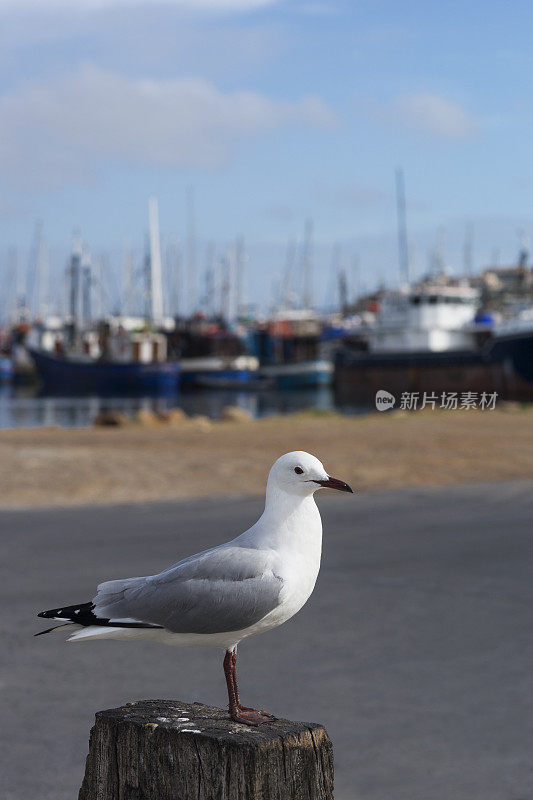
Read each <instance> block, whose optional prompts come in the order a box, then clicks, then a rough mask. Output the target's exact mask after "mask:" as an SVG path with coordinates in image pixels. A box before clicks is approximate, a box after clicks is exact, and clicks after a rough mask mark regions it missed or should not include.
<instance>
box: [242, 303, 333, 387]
mask: <svg viewBox="0 0 533 800" xmlns="http://www.w3.org/2000/svg"><path fill="white" fill-rule="evenodd" d="M321 330H322V326H321V323H320V321H319V320H318V319H317V318H316V317H315V315H314V314H313V313H312V312H310V311H306V310H284V311H283V312H281V313H280V314H279V315H277V316H276V317H275V318H274V319H273V320H269V321H268V322H266V323H264V324H259V325H257V326H256V328H255V330H254V331H253V332H252V334H251V338H252V342H253V344H252V348H253V352H254V353H255V354H256V355H257V357H258V358H259V363H260V367H259V375H260V377H261V378H264V379H265V380H269V381H272V382H273V383H274V385H275V387H276V388H277V389H313V388H317V387H320V386H329V385H330V384H331V382H332V379H333V362H332V360H331V359H329V358H324V357H322V354H321Z"/></svg>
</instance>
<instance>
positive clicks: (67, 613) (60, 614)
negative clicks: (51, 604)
mask: <svg viewBox="0 0 533 800" xmlns="http://www.w3.org/2000/svg"><path fill="white" fill-rule="evenodd" d="M93 608H94V606H93V604H92V603H91V602H90V601H89V602H88V603H78V604H77V605H72V606H61V607H60V608H50V609H48V611H39V613H38V614H37V616H38V617H41V618H43V619H72V620H74V619H75V618H76V616H78V615H79V614H86V613H89V612H91V611H92V609H93Z"/></svg>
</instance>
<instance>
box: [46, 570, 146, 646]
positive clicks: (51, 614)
mask: <svg viewBox="0 0 533 800" xmlns="http://www.w3.org/2000/svg"><path fill="white" fill-rule="evenodd" d="M117 582H118V581H117ZM94 609H95V606H94V603H91V602H89V603H78V604H77V605H73V606H61V608H51V609H49V610H48V611H41V612H40V613H39V614H37V616H38V617H43V618H44V619H55V620H57V621H58V622H62V623H63V624H62V625H54V627H53V628H48V629H47V630H45V631H40V632H39V633H36V634H35V636H42V635H43V634H44V633H50V631H53V630H56V628H62V627H65V626H67V625H76V626H81V627H82V628H88V627H91V626H95V625H96V626H99V627H113V628H117V627H118V628H160V627H161V625H154V624H151V623H148V622H140V621H138V620H134V619H115V620H113V619H109V618H108V617H99V616H97V614H95V613H94Z"/></svg>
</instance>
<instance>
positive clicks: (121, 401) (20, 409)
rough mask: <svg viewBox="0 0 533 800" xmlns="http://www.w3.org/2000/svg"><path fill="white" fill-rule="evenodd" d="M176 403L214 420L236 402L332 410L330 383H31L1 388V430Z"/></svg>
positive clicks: (262, 409) (262, 408)
mask: <svg viewBox="0 0 533 800" xmlns="http://www.w3.org/2000/svg"><path fill="white" fill-rule="evenodd" d="M176 406H179V407H180V408H182V409H183V410H184V411H185V413H186V414H188V415H190V416H193V415H196V414H202V415H205V416H208V417H210V418H211V419H217V418H219V417H220V414H221V411H222V409H223V408H224V407H225V406H239V407H240V408H244V409H246V410H247V411H249V412H250V413H251V414H252V416H254V417H256V418H258V417H264V416H268V415H272V414H285V413H291V412H295V411H303V410H306V409H318V410H319V411H331V410H335V409H336V405H335V399H334V396H333V390H332V389H331V388H330V387H328V386H321V387H318V388H315V389H309V390H307V389H303V390H302V389H300V390H294V391H289V390H284V391H277V390H264V391H260V392H250V391H246V390H245V391H238V390H222V389H212V390H209V391H198V392H182V393H179V394H178V393H172V394H165V395H159V396H154V397H138V396H134V397H132V396H123V397H98V396H89V397H86V396H83V397H80V396H78V397H62V396H56V395H47V394H43V393H42V392H38V391H37V390H35V389H33V388H30V387H20V386H18V387H17V386H12V385H9V384H7V385H4V386H0V428H19V427H42V426H46V427H48V426H60V427H76V428H83V427H87V426H89V425H92V423H93V420H94V418H95V416H96V415H97V414H98V413H99V412H100V411H103V410H107V409H113V410H118V411H122V412H124V413H125V414H128V415H130V416H133V415H134V414H135V413H136V412H137V411H139V410H140V409H141V408H143V409H144V408H146V409H150V410H153V411H164V410H167V409H169V408H174V407H176Z"/></svg>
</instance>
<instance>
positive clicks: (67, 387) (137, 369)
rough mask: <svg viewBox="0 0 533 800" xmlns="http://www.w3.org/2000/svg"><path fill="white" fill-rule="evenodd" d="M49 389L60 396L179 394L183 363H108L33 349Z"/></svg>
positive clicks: (36, 361) (46, 387)
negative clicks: (178, 387)
mask: <svg viewBox="0 0 533 800" xmlns="http://www.w3.org/2000/svg"><path fill="white" fill-rule="evenodd" d="M29 353H30V355H31V357H32V359H33V361H34V363H35V367H36V369H37V373H38V375H39V378H40V379H41V381H42V383H43V385H44V387H45V389H46V390H47V391H51V392H53V393H56V394H62V393H65V394H98V395H111V394H142V393H147V394H153V393H164V392H171V391H175V389H176V388H177V386H178V381H179V364H176V363H175V362H171V361H162V362H157V361H152V362H148V363H143V362H141V361H138V362H105V361H92V360H89V359H85V358H83V357H76V356H57V355H53V354H51V353H47V352H45V351H44V350H32V349H30V350H29Z"/></svg>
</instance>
